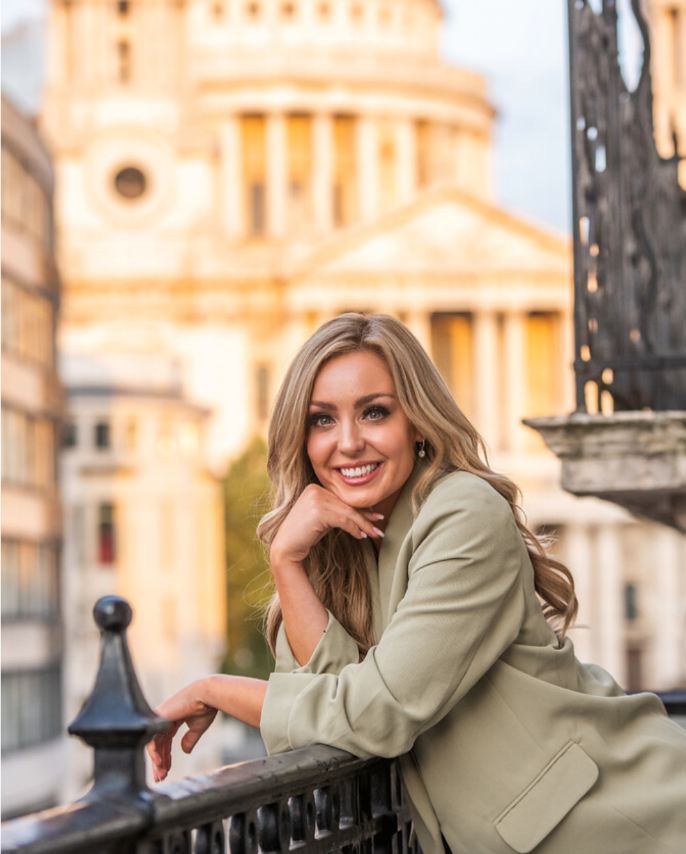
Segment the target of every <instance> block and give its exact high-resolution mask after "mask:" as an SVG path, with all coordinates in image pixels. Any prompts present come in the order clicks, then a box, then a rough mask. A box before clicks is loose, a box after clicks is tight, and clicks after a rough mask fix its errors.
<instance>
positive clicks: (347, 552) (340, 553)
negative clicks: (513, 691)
mask: <svg viewBox="0 0 686 854" xmlns="http://www.w3.org/2000/svg"><path fill="white" fill-rule="evenodd" d="M360 351H363V352H364V351H366V352H371V353H375V354H376V355H378V356H380V357H381V358H382V359H383V361H384V362H385V364H386V365H387V366H388V369H389V371H390V373H391V376H392V378H393V382H394V384H395V388H396V391H397V394H398V400H399V402H400V405H401V407H402V409H403V411H404V413H405V415H406V416H407V418H408V419H409V421H410V422H411V424H412V425H413V427H415V428H416V430H417V431H418V432H419V434H420V435H421V436H423V437H425V439H426V446H425V447H426V460H427V462H428V465H427V467H426V471H425V472H424V474H423V475H422V477H421V478H420V479H419V480H418V482H417V484H416V485H415V487H414V491H413V494H412V503H413V509H414V512H415V513H417V512H418V509H419V507H420V505H421V503H422V501H423V500H424V499H425V498H426V496H427V495H428V494H429V493H430V492H431V490H432V488H433V486H434V484H435V483H436V481H437V480H438V479H439V478H440V477H442V476H443V475H445V474H446V473H447V472H451V471H457V470H458V469H461V470H462V471H468V472H471V473H472V474H475V475H478V476H479V477H481V478H483V479H484V480H485V481H487V482H488V483H489V484H490V485H491V486H492V487H493V488H494V489H495V490H496V492H498V493H499V494H500V495H502V496H503V498H505V499H506V500H507V502H508V504H509V505H510V508H511V509H512V513H513V515H514V518H515V521H516V523H517V527H518V528H519V530H520V532H521V534H522V537H523V539H524V542H525V544H526V547H527V550H528V552H529V557H530V558H531V563H532V564H533V568H534V577H535V588H536V592H537V593H538V595H539V597H540V599H541V600H542V603H543V610H544V613H545V615H546V617H547V618H548V619H549V620H551V621H552V622H554V623H555V625H556V627H559V630H560V632H561V634H562V635H564V634H565V632H566V631H567V628H568V627H569V624H570V623H571V621H572V620H573V619H574V617H575V615H576V612H577V609H578V603H577V600H576V596H575V595H574V582H573V579H572V576H571V574H570V572H569V570H568V569H567V567H566V566H564V564H562V563H561V562H560V561H559V560H557V559H556V558H554V557H553V556H552V555H550V554H547V553H546V551H545V549H544V547H543V545H542V543H541V542H539V540H538V538H537V537H536V535H535V534H534V533H533V532H532V531H530V530H529V529H528V528H527V527H526V525H525V523H524V518H523V513H522V511H521V509H520V507H519V504H518V501H519V499H520V494H519V490H518V488H517V487H516V486H515V484H514V483H513V482H512V481H511V480H509V479H508V478H507V477H505V476H504V475H502V474H497V473H496V472H494V471H492V470H491V469H490V468H489V467H488V465H487V456H486V449H485V447H484V443H483V440H482V439H481V437H480V436H479V434H478V433H477V431H476V430H475V429H474V427H473V426H472V425H471V423H470V422H469V421H468V420H467V418H466V417H465V415H464V414H463V413H462V411H461V410H460V408H459V407H458V405H457V404H456V403H455V401H454V399H453V397H452V395H451V394H450V392H449V391H448V388H447V386H446V385H445V383H444V381H443V379H442V378H441V375H440V374H439V373H438V371H437V370H436V368H435V367H434V365H433V363H432V362H431V359H430V358H429V356H428V355H427V354H426V352H425V351H424V349H423V348H422V346H421V345H420V343H419V342H418V341H417V339H416V338H415V337H414V335H412V333H411V332H410V331H409V330H408V329H406V328H405V326H403V324H402V323H400V322H399V321H397V320H395V319H394V318H392V317H389V316H388V315H384V314H371V315H368V314H357V313H352V312H351V313H348V314H342V315H340V316H339V317H336V318H335V319H334V320H331V321H329V322H328V323H325V324H324V325H323V326H322V327H320V328H319V329H318V330H317V332H315V334H314V335H313V336H312V337H311V338H310V339H309V341H307V342H306V343H305V344H304V345H303V347H302V348H301V349H300V351H299V352H298V354H297V355H296V357H295V359H294V360H293V362H292V364H291V366H290V368H289V369H288V372H287V373H286V376H285V378H284V381H283V383H282V384H281V388H280V389H279V392H278V394H277V396H276V400H275V402H274V408H273V412H272V416H271V423H270V427H269V438H268V457H267V469H268V472H269V476H270V478H271V481H272V499H273V509H272V510H271V511H270V512H269V513H267V514H266V515H265V516H264V517H263V518H262V520H261V522H260V524H259V526H258V529H257V533H258V536H259V538H260V539H261V540H262V542H263V543H265V544H266V545H267V546H269V545H270V544H271V542H272V540H273V539H274V537H275V535H276V532H277V531H278V530H279V527H280V525H281V523H282V522H283V520H284V519H285V518H286V516H287V515H288V513H289V512H290V510H291V508H292V507H293V505H294V504H295V502H296V501H297V500H298V498H299V497H300V494H301V493H302V491H303V490H304V489H305V487H306V486H307V485H308V484H310V483H316V482H317V478H316V476H315V473H314V470H313V468H312V464H311V463H310V460H309V458H308V456H307V452H306V443H307V414H308V409H309V404H310V399H311V396H312V389H313V388H314V382H315V379H316V377H317V375H318V373H319V371H320V370H321V368H322V367H323V366H324V364H325V363H326V362H328V361H330V360H331V359H334V358H336V357H337V356H343V355H345V354H348V353H356V352H360ZM305 569H306V571H307V573H308V577H309V580H310V583H311V584H312V587H313V588H314V591H315V593H316V594H317V596H318V598H319V599H320V601H321V602H322V604H323V605H324V606H325V607H326V608H328V609H329V610H330V611H331V613H332V614H333V615H334V616H335V617H336V619H337V620H338V621H339V622H340V623H341V624H342V625H343V627H344V628H345V629H346V631H347V632H348V633H349V634H350V635H351V637H353V638H354V640H355V642H356V643H357V645H358V647H359V649H360V654H361V655H362V656H364V655H366V653H367V652H368V650H369V648H370V647H371V646H373V645H374V643H376V640H377V639H376V638H375V637H374V627H373V623H372V594H371V587H370V583H369V578H368V575H367V570H366V566H365V561H364V554H363V551H362V545H361V542H360V541H358V540H355V539H353V538H352V537H350V536H348V535H347V534H345V533H344V532H342V531H340V530H333V531H331V532H329V533H328V534H327V535H326V536H325V537H323V539H322V540H321V541H320V542H319V543H317V544H316V545H315V546H313V547H312V549H311V550H310V553H309V555H308V557H307V559H306V561H305ZM343 579H345V583H343ZM281 620H282V615H281V607H280V605H279V600H278V596H277V595H275V596H274V597H273V599H272V601H271V604H270V606H269V610H268V613H267V624H266V635H267V640H268V642H269V645H270V647H271V649H272V652H273V651H274V649H275V645H276V635H277V632H278V629H279V625H280V624H281Z"/></svg>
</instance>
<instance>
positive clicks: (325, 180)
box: [312, 113, 334, 233]
mask: <svg viewBox="0 0 686 854" xmlns="http://www.w3.org/2000/svg"><path fill="white" fill-rule="evenodd" d="M312 136H313V139H312V150H313V158H312V160H313V165H312V192H313V208H314V225H315V229H316V230H317V231H318V232H325V233H326V232H329V231H331V230H332V228H333V144H334V143H333V127H332V121H331V116H330V115H329V114H327V113H317V114H316V115H315V116H314V117H313V121H312Z"/></svg>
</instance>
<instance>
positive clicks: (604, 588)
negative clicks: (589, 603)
mask: <svg viewBox="0 0 686 854" xmlns="http://www.w3.org/2000/svg"><path fill="white" fill-rule="evenodd" d="M620 536H621V527H620V526H619V525H617V524H613V523H610V522H604V523H602V524H601V525H600V526H599V527H598V546H597V552H596V558H597V559H596V562H595V564H596V566H597V572H598V611H599V613H598V641H599V644H598V662H597V663H598V664H600V666H601V667H604V668H605V669H606V670H608V671H609V672H610V674H611V675H612V676H613V677H614V678H615V679H616V680H617V682H619V684H620V685H622V686H623V685H624V684H625V683H626V661H625V650H624V613H623V611H624V579H623V577H622V550H621V541H620Z"/></svg>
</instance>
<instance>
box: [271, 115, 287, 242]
mask: <svg viewBox="0 0 686 854" xmlns="http://www.w3.org/2000/svg"><path fill="white" fill-rule="evenodd" d="M286 148H287V143H286V119H285V116H284V115H283V114H282V113H271V114H270V115H268V116H267V223H268V232H269V234H270V236H271V237H282V236H283V234H284V232H285V230H286V163H287V151H286Z"/></svg>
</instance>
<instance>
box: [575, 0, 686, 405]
mask: <svg viewBox="0 0 686 854" xmlns="http://www.w3.org/2000/svg"><path fill="white" fill-rule="evenodd" d="M595 5H596V6H597V5H598V4H595ZM568 8H569V46H570V89H571V128H572V195H573V220H574V221H573V233H574V285H575V296H574V302H575V337H576V354H575V371H576V378H577V410H578V411H581V412H585V411H586V395H587V392H589V391H591V392H593V394H594V395H596V396H597V398H596V400H595V403H596V404H597V406H598V410H599V411H600V410H601V409H602V408H603V407H602V397H603V393H606V394H609V395H610V396H611V398H612V403H613V409H614V410H615V411H618V410H641V409H644V408H650V409H656V410H665V409H686V193H685V192H684V191H683V190H682V189H681V187H680V186H679V184H678V175H677V173H678V166H679V160H680V158H679V155H678V148H677V139H676V134H674V156H673V157H672V158H671V159H668V160H665V159H663V158H662V157H660V155H659V154H658V152H657V150H656V147H655V139H654V133H653V96H652V84H651V74H650V61H651V50H650V38H649V34H648V28H647V26H646V22H645V20H644V18H643V14H642V12H641V4H640V0H632V2H631V8H632V12H633V15H634V17H635V19H636V24H637V25H638V27H639V29H640V33H641V36H642V39H643V43H644V52H643V66H642V70H641V75H640V80H639V82H638V86H637V88H636V90H635V91H633V92H631V91H629V89H628V88H627V86H626V84H625V81H624V78H623V76H622V72H621V70H620V65H619V61H618V30H617V23H618V15H617V7H616V0H602V6H601V8H600V11H598V12H596V11H594V10H593V8H592V7H591V5H590V3H589V2H588V0H568ZM589 384H593V385H591V386H590V388H589Z"/></svg>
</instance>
